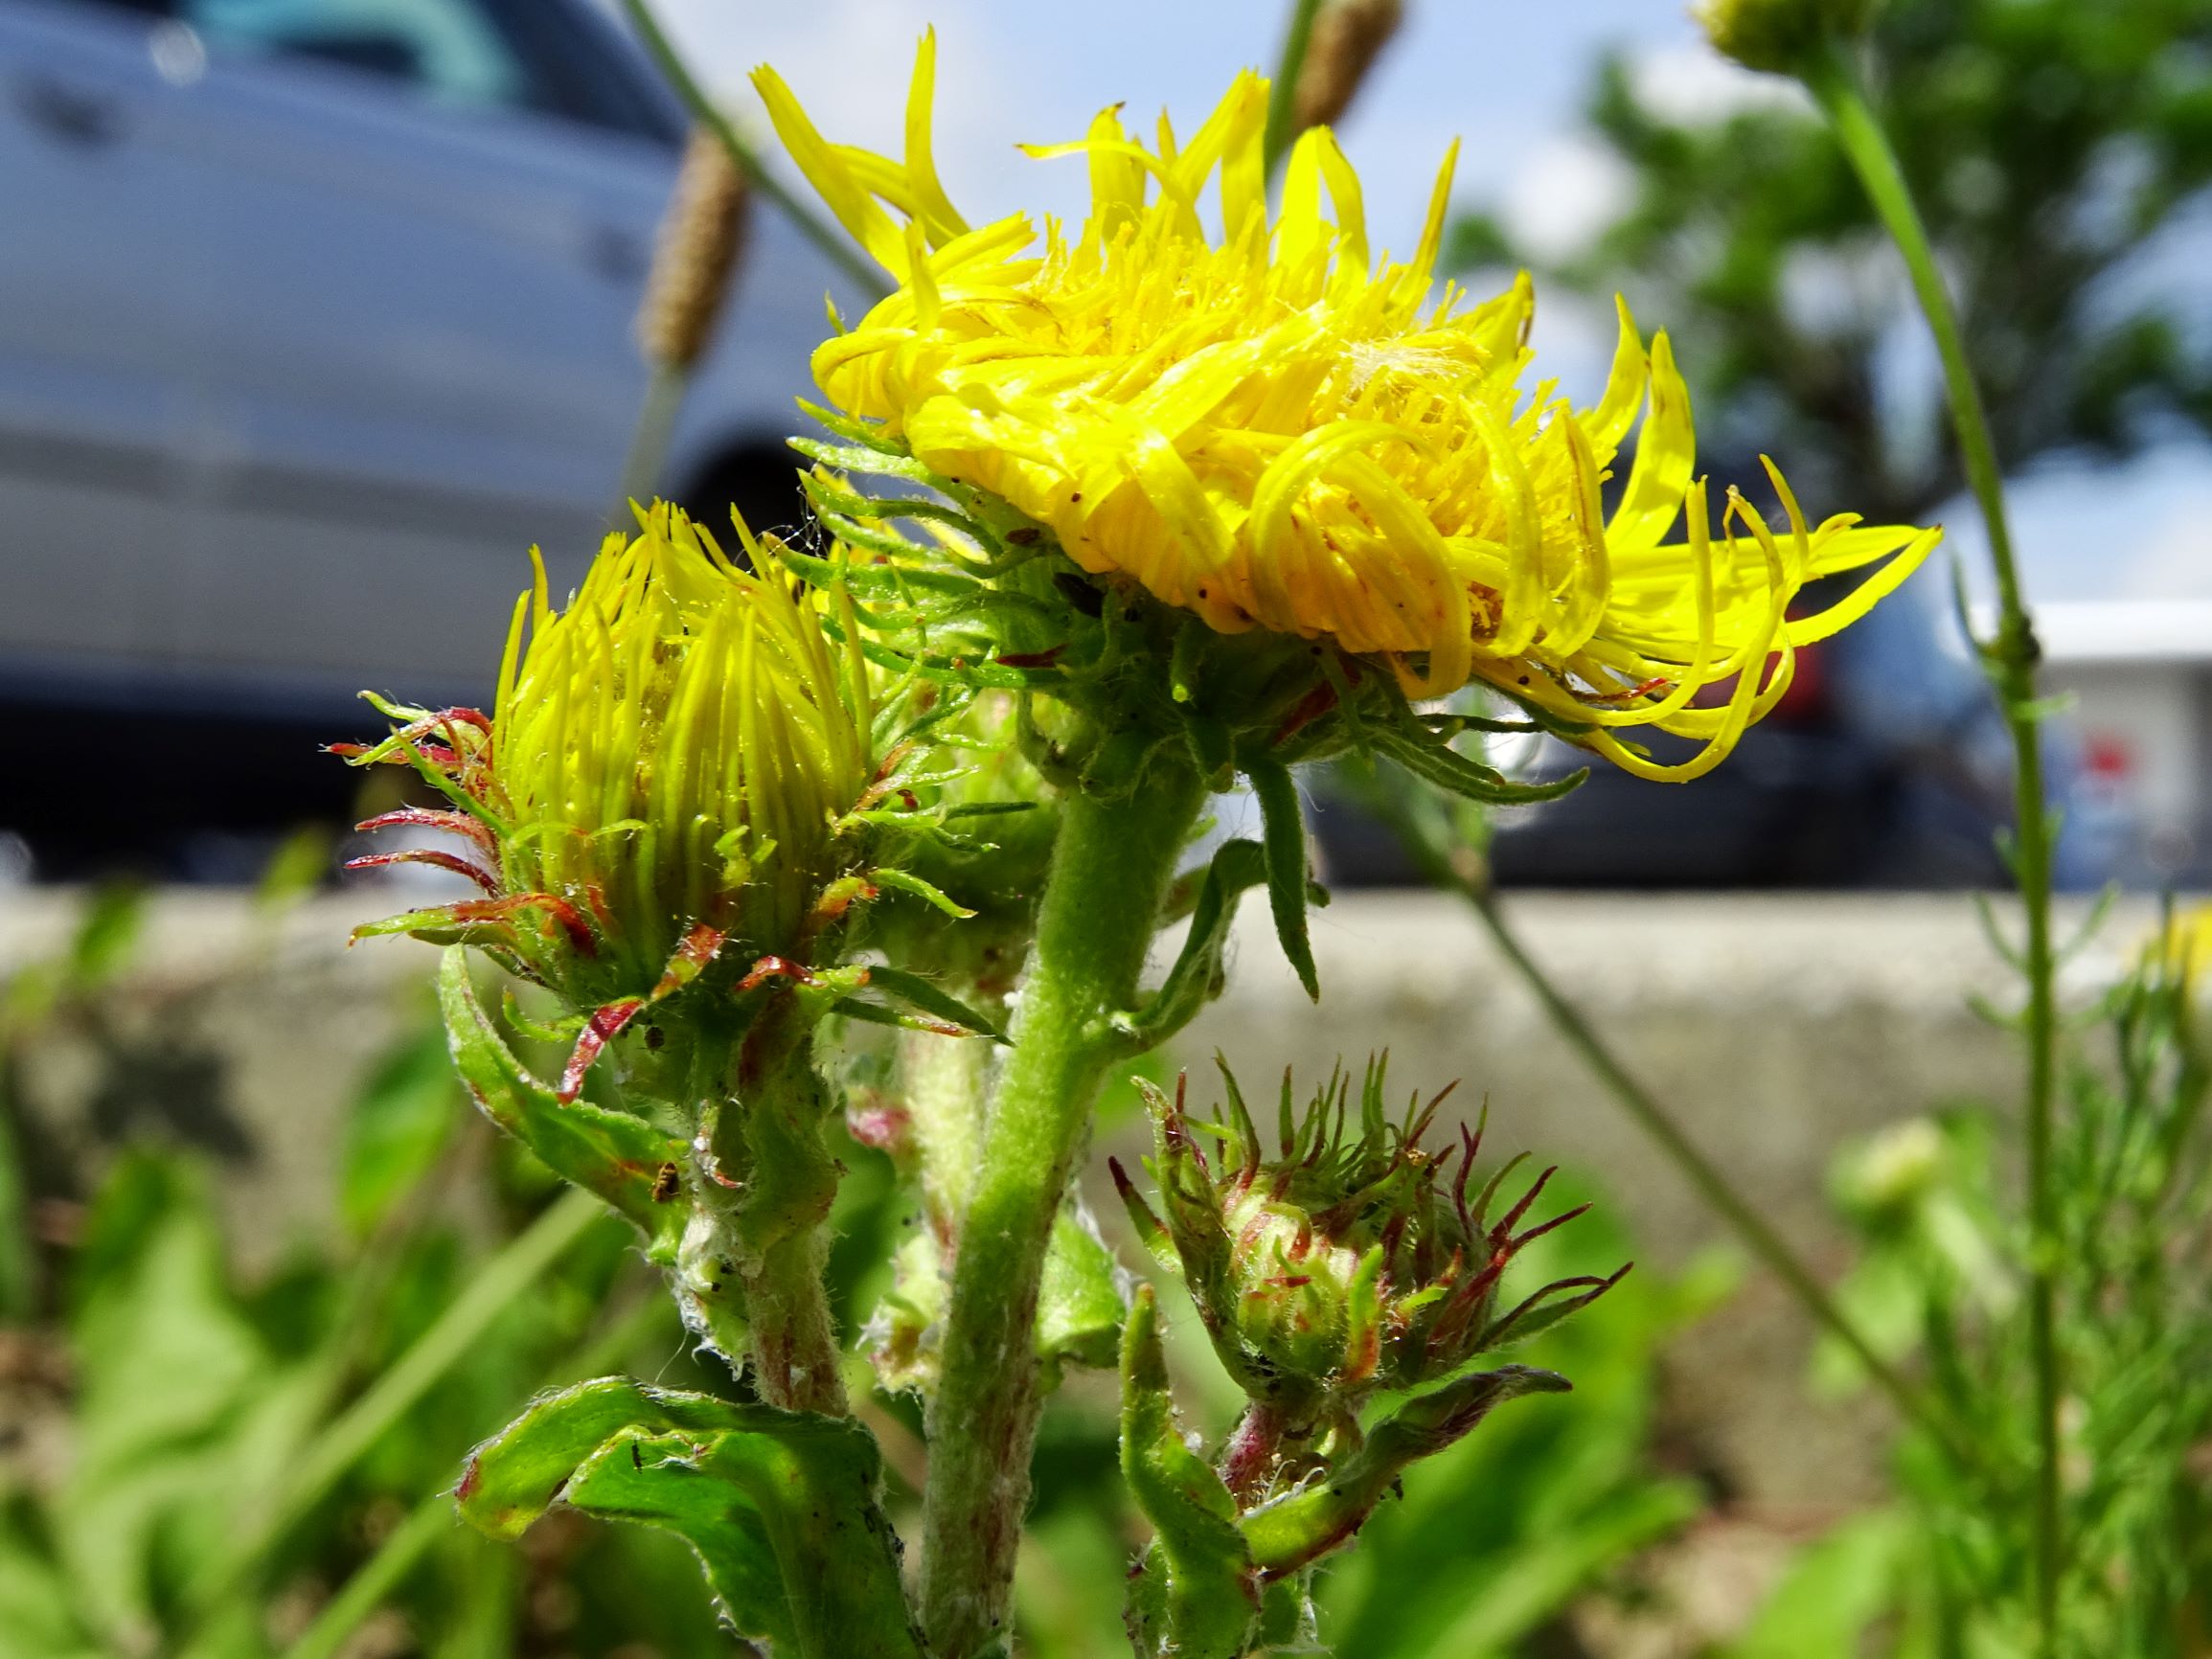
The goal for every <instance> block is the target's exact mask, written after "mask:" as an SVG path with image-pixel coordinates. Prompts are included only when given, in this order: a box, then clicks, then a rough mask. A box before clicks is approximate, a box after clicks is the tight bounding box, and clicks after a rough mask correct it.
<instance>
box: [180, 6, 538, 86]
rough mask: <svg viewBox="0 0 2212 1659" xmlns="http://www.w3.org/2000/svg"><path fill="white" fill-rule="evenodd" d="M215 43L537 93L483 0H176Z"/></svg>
mask: <svg viewBox="0 0 2212 1659" xmlns="http://www.w3.org/2000/svg"><path fill="white" fill-rule="evenodd" d="M171 6H172V15H174V16H175V17H176V19H177V20H178V21H179V22H182V23H186V24H189V25H190V26H191V27H192V28H193V29H194V31H196V32H197V33H198V34H199V36H200V38H201V39H202V40H204V41H205V42H206V43H207V45H208V48H209V49H210V50H211V51H215V52H235V53H246V54H254V55H260V56H268V57H307V58H312V59H315V60H317V61H320V62H326V63H333V64H339V65H343V66H345V67H347V68H350V69H355V70H361V71H365V72H367V73H369V74H372V75H380V76H386V77H389V78H391V79H393V80H401V81H405V82H407V83H408V84H410V85H412V86H414V87H416V88H418V89H419V90H421V91H422V92H423V93H425V94H427V95H428V96H430V97H433V98H437V99H439V100H441V101H445V102H454V103H475V104H505V105H526V104H530V103H533V102H536V98H535V97H534V91H533V88H532V85H531V80H530V76H529V74H528V72H527V71H526V70H525V68H524V66H523V64H522V62H521V60H520V59H519V58H517V57H515V55H514V53H513V50H512V49H511V48H510V46H509V44H508V42H507V40H506V38H505V36H504V35H503V34H501V32H500V31H499V30H498V29H497V28H496V27H494V26H493V25H492V23H491V22H490V19H488V18H487V17H486V16H485V14H484V13H483V11H481V10H479V8H478V7H477V5H476V4H475V3H474V0H171Z"/></svg>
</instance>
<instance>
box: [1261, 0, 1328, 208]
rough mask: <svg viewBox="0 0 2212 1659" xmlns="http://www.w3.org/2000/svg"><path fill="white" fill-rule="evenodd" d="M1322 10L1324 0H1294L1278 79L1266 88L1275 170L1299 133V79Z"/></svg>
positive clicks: (1269, 150)
mask: <svg viewBox="0 0 2212 1659" xmlns="http://www.w3.org/2000/svg"><path fill="white" fill-rule="evenodd" d="M1320 14H1321V0H1291V5H1290V21H1289V24H1288V27H1287V28H1286V29H1285V30H1284V32H1283V56H1282V57H1280V58H1279V59H1278V60H1277V61H1276V64H1275V79H1274V81H1273V82H1272V83H1271V84H1270V85H1269V86H1268V88H1267V128H1266V138H1265V140H1264V141H1263V142H1264V146H1265V148H1264V151H1263V153H1264V154H1265V155H1266V169H1267V171H1268V172H1269V173H1272V172H1273V171H1274V170H1275V169H1276V167H1277V166H1278V165H1279V164H1280V163H1281V162H1282V159H1283V157H1284V155H1285V154H1286V153H1287V152H1288V150H1289V148H1290V141H1291V140H1293V139H1294V138H1296V137H1297V136H1298V135H1297V133H1295V132H1293V131H1292V130H1291V128H1292V127H1293V126H1294V125H1296V123H1297V119H1298V116H1297V109H1298V80H1299V78H1300V77H1301V76H1302V75H1304V74H1305V72H1306V52H1307V49H1308V48H1309V47H1311V45H1312V44H1313V19H1314V18H1316V17H1318V16H1319V15H1320Z"/></svg>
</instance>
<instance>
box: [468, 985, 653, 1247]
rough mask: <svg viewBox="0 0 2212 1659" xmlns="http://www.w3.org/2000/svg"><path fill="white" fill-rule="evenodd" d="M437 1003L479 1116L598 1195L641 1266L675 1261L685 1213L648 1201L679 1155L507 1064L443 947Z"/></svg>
mask: <svg viewBox="0 0 2212 1659" xmlns="http://www.w3.org/2000/svg"><path fill="white" fill-rule="evenodd" d="M438 1002H439V1006H440V1008H441V1009H442V1010H443V1011H444V1012H445V1035H446V1040H447V1042H448V1043H449V1045H450V1047H451V1051H452V1056H453V1069H454V1070H455V1071H457V1072H459V1073H460V1074H461V1081H462V1083H463V1085H464V1086H465V1087H467V1090H468V1092H469V1094H470V1095H471V1096H472V1097H474V1099H475V1101H476V1103H477V1105H479V1106H481V1107H482V1108H483V1110H484V1115H485V1116H486V1117H488V1118H490V1120H491V1121H492V1122H493V1123H495V1124H497V1125H499V1126H500V1127H501V1128H503V1129H505V1130H506V1131H507V1132H508V1133H509V1134H511V1135H513V1137H514V1138H515V1139H516V1140H518V1141H520V1142H522V1143H523V1145H525V1146H527V1147H528V1148H530V1149H531V1150H532V1151H533V1152H536V1154H537V1155H538V1157H540V1158H541V1159H543V1160H544V1161H545V1163H546V1165H547V1166H548V1167H549V1168H550V1169H552V1170H553V1171H554V1172H555V1173H556V1174H558V1175H559V1176H560V1177H561V1178H562V1179H564V1180H567V1181H571V1182H573V1183H575V1184H576V1185H577V1186H579V1187H583V1188H587V1189H588V1190H590V1191H591V1192H594V1193H598V1194H599V1195H600V1196H601V1197H602V1198H604V1199H605V1200H606V1202H607V1203H608V1204H610V1205H612V1206H613V1207H614V1208H615V1209H617V1210H619V1211H621V1212H622V1214H623V1215H624V1216H627V1217H628V1218H629V1219H630V1220H631V1221H633V1222H635V1223H636V1224H637V1225H638V1227H639V1228H641V1229H642V1230H643V1231H644V1233H645V1235H646V1239H647V1246H646V1257H647V1259H648V1260H649V1261H656V1262H660V1263H662V1264H663V1265H665V1264H667V1263H669V1262H672V1261H674V1260H675V1253H676V1243H677V1240H678V1239H679V1238H680V1237H681V1236H682V1233H683V1226H684V1206H682V1205H680V1204H674V1203H668V1202H663V1201H660V1200H657V1199H656V1198H655V1197H654V1191H655V1188H656V1187H663V1188H664V1190H665V1187H664V1184H663V1183H662V1182H661V1181H660V1179H659V1177H660V1175H661V1172H662V1170H663V1169H664V1167H665V1166H667V1165H670V1164H674V1165H676V1166H677V1167H679V1168H680V1167H681V1166H682V1165H683V1162H684V1159H685V1156H686V1148H685V1147H684V1145H683V1143H682V1142H680V1141H678V1140H676V1139H675V1138H674V1137H673V1136H671V1135H665V1134H663V1133H662V1132H661V1131H660V1130H658V1129H656V1128H654V1127H653V1126H652V1125H650V1124H649V1123H647V1122H646V1121H645V1120H644V1119H642V1118H634V1117H631V1116H630V1115H629V1114H628V1113H627V1112H613V1111H608V1110H607V1109H606V1108H604V1106H595V1105H593V1104H592V1103H591V1102H588V1101H582V1100H578V1101H571V1102H568V1103H567V1104H565V1105H563V1104H562V1103H561V1101H560V1098H559V1095H558V1094H556V1093H555V1092H554V1091H553V1090H552V1089H551V1088H549V1087H548V1086H546V1085H545V1084H544V1083H542V1082H539V1081H538V1080H537V1079H536V1078H535V1077H533V1076H531V1074H530V1072H529V1071H528V1069H526V1068H525V1067H524V1066H523V1064H522V1062H521V1061H520V1060H518V1059H516V1058H515V1057H514V1055H513V1051H512V1050H510V1049H509V1048H508V1046H507V1044H506V1042H505V1040H504V1039H503V1038H502V1037H501V1036H500V1034H499V1033H498V1030H497V1029H496V1028H495V1027H494V1026H493V1025H492V1023H491V1021H490V1017H489V1016H488V1015H487V1014H486V1013H485V1011H484V1008H483V1005H482V1004H481V1003H479V1002H478V1001H477V1000H476V990H475V988H474V987H473V986H472V985H471V984H470V983H469V980H468V953H467V951H466V950H465V949H464V948H462V947H461V946H459V945H453V946H450V947H449V948H448V949H447V950H446V952H445V959H444V960H443V961H442V962H441V963H440V964H439V967H438Z"/></svg>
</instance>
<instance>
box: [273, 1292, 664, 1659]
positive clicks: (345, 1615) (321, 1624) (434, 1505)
mask: <svg viewBox="0 0 2212 1659" xmlns="http://www.w3.org/2000/svg"><path fill="white" fill-rule="evenodd" d="M667 1318H668V1305H667V1304H666V1303H665V1302H663V1301H662V1300H661V1299H660V1297H659V1296H658V1295H657V1294H655V1295H652V1296H650V1297H647V1298H646V1299H644V1300H643V1301H641V1302H640V1303H639V1305H638V1306H637V1307H633V1308H632V1309H630V1311H629V1312H628V1313H627V1314H626V1315H624V1316H623V1317H622V1318H621V1319H619V1320H617V1321H616V1322H615V1323H614V1324H613V1325H612V1326H610V1327H609V1328H608V1329H607V1330H606V1331H605V1333H604V1335H602V1336H601V1337H600V1338H599V1339H598V1340H597V1341H595V1342H594V1343H593V1344H592V1345H591V1347H590V1348H588V1349H587V1350H585V1351H584V1352H583V1353H582V1355H580V1356H578V1358H577V1359H576V1360H575V1361H574V1362H573V1363H571V1364H567V1365H559V1366H556V1367H554V1368H553V1369H552V1371H551V1372H550V1373H548V1374H547V1375H546V1378H545V1386H546V1387H548V1388H553V1387H558V1386H559V1385H561V1384H563V1383H567V1382H575V1381H579V1380H581V1379H582V1378H584V1377H587V1376H596V1375H599V1374H600V1373H601V1372H603V1371H605V1370H607V1369H608V1368H609V1367H610V1366H615V1365H619V1364H621V1363H622V1360H623V1357H624V1356H625V1355H626V1354H627V1353H628V1352H630V1350H631V1349H632V1348H634V1347H636V1346H637V1344H638V1343H639V1341H641V1340H642V1339H643V1338H644V1337H645V1335H646V1333H647V1332H649V1331H650V1330H651V1329H653V1328H654V1327H656V1326H658V1325H660V1324H661V1323H662V1322H664V1321H665V1320H666V1319H667ZM454 1525H455V1516H454V1513H453V1497H452V1494H451V1493H450V1492H446V1491H436V1492H432V1493H431V1494H430V1495H429V1496H428V1497H426V1498H424V1499H423V1500H422V1502H421V1503H419V1504H417V1505H416V1506H415V1507H414V1509H412V1510H410V1511H408V1513H407V1517H406V1519H404V1520H402V1521H401V1522H400V1523H399V1525H398V1526H397V1527H394V1528H393V1529H392V1531H391V1532H390V1533H388V1534H385V1536H384V1541H383V1542H382V1543H380V1544H378V1545H377V1546H376V1554H374V1555H373V1556H371V1557H369V1558H368V1559H367V1560H366V1561H364V1562H362V1563H361V1565H360V1566H358V1567H357V1568H355V1569H354V1570H353V1577H352V1578H350V1579H347V1580H346V1581H345V1583H344V1584H342V1585H340V1586H339V1588H338V1593H337V1594H336V1595H334V1596H332V1597H331V1599H330V1600H329V1601H328V1602H324V1603H323V1605H322V1607H321V1609H320V1610H319V1611H317V1613H316V1614H315V1617H314V1619H313V1621H312V1622H311V1623H309V1625H308V1627H307V1628H306V1629H305V1630H303V1631H301V1632H300V1634H299V1636H298V1637H297V1638H296V1639H295V1640H294V1641H293V1643H292V1645H291V1646H290V1647H289V1648H285V1653H284V1659H334V1656H335V1655H336V1654H337V1653H338V1651H339V1650H340V1649H341V1648H344V1646H345V1645H346V1640H347V1638H348V1637H350V1636H352V1635H353V1632H354V1631H355V1630H357V1629H359V1628H360V1626H361V1624H362V1622H363V1621H364V1620H366V1619H367V1618H368V1617H369V1615H370V1614H372V1613H374V1612H375V1611H376V1609H377V1608H378V1607H381V1606H382V1605H383V1604H384V1603H385V1602H387V1601H388V1600H390V1599H391V1596H392V1592H393V1591H395V1590H397V1589H398V1588H399V1586H400V1585H401V1584H402V1583H404V1582H405V1581H406V1579H407V1576H408V1575H409V1574H410V1573H412V1572H413V1571H414V1570H415V1568H416V1567H417V1566H418V1565H419V1564H420V1563H421V1562H422V1557H424V1556H426V1555H428V1554H429V1553H430V1551H431V1550H432V1549H433V1548H435V1547H436V1545H437V1543H438V1540H439V1539H441V1538H443V1537H445V1535H446V1534H448V1533H450V1532H451V1531H452V1530H453V1527H454Z"/></svg>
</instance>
